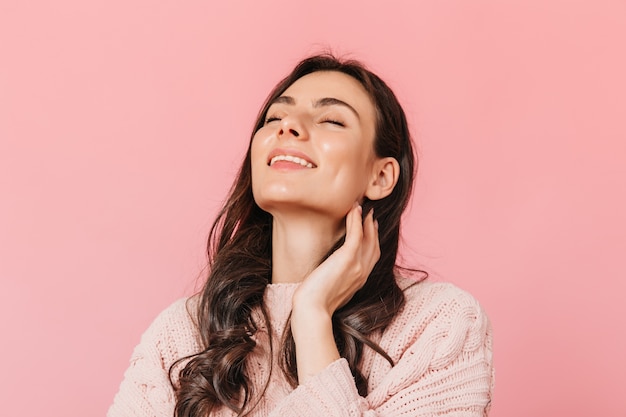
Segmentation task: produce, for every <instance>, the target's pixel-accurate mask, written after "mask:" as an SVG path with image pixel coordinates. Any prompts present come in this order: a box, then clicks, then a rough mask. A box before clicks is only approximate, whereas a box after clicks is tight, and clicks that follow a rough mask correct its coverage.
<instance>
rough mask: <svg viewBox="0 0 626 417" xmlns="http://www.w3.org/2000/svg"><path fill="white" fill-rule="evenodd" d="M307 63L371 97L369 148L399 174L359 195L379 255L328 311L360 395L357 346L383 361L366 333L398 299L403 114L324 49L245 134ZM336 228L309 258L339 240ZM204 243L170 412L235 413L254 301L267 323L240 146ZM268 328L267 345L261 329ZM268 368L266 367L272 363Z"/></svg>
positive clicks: (257, 216) (243, 408)
mask: <svg viewBox="0 0 626 417" xmlns="http://www.w3.org/2000/svg"><path fill="white" fill-rule="evenodd" d="M317 71H338V72H341V73H344V74H347V75H349V76H351V77H353V78H354V79H356V80H357V81H359V82H360V83H361V85H362V86H363V88H364V89H365V91H367V93H368V94H369V96H370V97H371V99H372V101H373V103H374V104H375V107H376V114H377V120H376V124H375V125H376V133H375V140H374V151H375V153H376V155H377V156H378V157H393V158H395V159H396V160H397V161H398V163H399V165H400V175H399V180H398V183H397V184H396V186H395V188H394V189H393V191H392V193H391V194H390V195H389V196H387V197H385V198H383V199H381V200H376V201H370V200H368V199H366V200H365V201H364V202H363V213H368V212H369V210H370V209H371V208H373V209H374V216H375V218H376V219H377V220H378V223H379V225H380V227H379V231H380V232H379V240H380V248H381V257H380V260H379V261H378V263H377V264H376V265H375V267H374V269H373V270H372V272H371V274H370V276H369V277H368V279H367V282H366V283H365V285H364V286H363V287H362V288H361V289H360V290H359V291H358V292H357V293H356V294H354V296H353V297H352V299H351V300H350V301H349V302H348V303H347V304H346V305H344V306H343V307H341V308H339V309H338V310H337V311H335V313H334V315H333V318H332V321H333V332H334V336H335V341H336V343H337V348H338V350H339V353H340V355H341V356H342V357H344V358H346V359H347V361H348V363H349V365H350V369H351V371H352V373H353V375H354V378H355V380H356V385H357V388H358V391H359V393H360V394H361V395H363V396H365V395H366V394H367V381H366V379H365V377H364V376H363V374H362V373H361V371H360V369H359V363H360V360H361V358H362V355H363V350H364V348H365V347H366V346H367V347H369V348H371V349H373V350H374V351H376V352H377V353H379V354H380V355H382V356H383V357H384V358H385V359H386V360H387V361H388V362H389V363H390V364H391V365H392V366H393V361H392V359H391V358H390V357H389V355H387V353H386V352H385V351H384V350H383V349H381V348H380V347H379V346H378V345H377V344H376V343H374V342H373V341H372V340H371V339H370V338H369V336H370V335H372V334H373V333H374V332H378V331H383V330H384V329H385V328H386V327H387V326H388V325H389V323H390V322H391V321H392V319H393V318H394V316H395V315H396V314H397V313H398V311H399V310H400V309H401V308H402V306H403V305H404V302H405V300H404V294H403V292H402V290H401V289H400V287H399V286H398V284H397V283H396V280H395V274H396V272H397V271H396V270H397V268H399V267H398V266H396V256H397V253H398V244H399V239H400V219H401V215H402V212H403V211H404V209H405V208H406V206H407V203H408V200H409V198H410V195H411V190H412V187H413V178H414V175H415V171H416V159H415V155H414V152H413V148H412V144H411V137H410V134H409V129H408V126H407V121H406V116H405V114H404V111H403V110H402V107H401V106H400V104H399V102H398V100H397V98H396V96H395V95H394V93H393V92H392V91H391V89H390V88H389V87H388V86H387V85H386V84H385V82H383V81H382V80H381V79H380V78H379V77H378V76H377V75H375V74H374V73H372V72H371V71H369V70H367V69H366V68H365V66H364V65H363V64H361V63H360V62H358V61H354V60H342V59H339V58H336V57H334V56H332V55H330V54H323V55H316V56H312V57H309V58H306V59H304V60H303V61H301V62H300V63H299V64H298V65H297V66H296V67H295V68H294V70H293V71H292V72H291V73H290V74H289V75H288V76H287V77H286V78H284V79H283V80H282V81H280V82H279V83H278V85H276V87H274V89H273V90H272V92H271V93H270V95H269V96H268V98H267V99H266V101H265V103H264V105H263V107H262V108H261V111H260V112H259V114H258V117H257V120H256V123H255V125H254V129H253V132H252V135H251V137H254V133H256V131H257V130H259V129H260V128H261V127H262V126H263V124H264V122H265V118H266V112H267V110H268V107H269V106H270V104H271V103H272V102H273V101H274V100H275V99H276V98H277V97H279V96H280V95H281V94H282V93H283V92H284V91H285V90H286V89H287V88H288V87H289V86H290V85H292V84H293V83H294V82H295V81H296V80H298V79H300V78H301V77H303V76H305V75H307V74H310V73H313V72H317ZM250 142H252V139H250ZM344 238H345V236H344ZM344 238H342V239H340V240H339V241H338V242H336V244H335V246H334V247H333V248H332V249H331V250H330V251H329V252H328V253H327V254H326V256H325V257H324V258H323V259H320V260H319V262H320V263H321V262H322V261H323V260H324V259H325V258H326V257H328V256H329V255H330V254H331V253H332V252H333V251H335V250H336V249H337V248H338V247H340V246H341V244H342V243H343V239H344ZM207 252H208V257H209V276H208V279H207V281H206V283H205V285H204V287H203V289H202V290H201V292H200V293H199V295H198V297H199V304H198V308H197V324H198V330H199V337H200V342H201V344H202V346H203V350H202V351H201V352H199V353H197V354H195V355H192V356H190V357H185V358H181V359H180V360H179V361H178V362H176V363H175V364H174V365H172V367H171V368H170V379H171V380H172V381H173V380H174V379H173V378H172V373H173V372H174V369H175V368H176V365H177V364H179V363H182V362H183V361H185V360H188V362H187V363H186V365H185V366H184V367H183V369H182V370H180V373H179V375H178V376H179V378H178V382H177V383H175V384H174V388H175V392H176V400H177V401H176V409H175V415H176V416H177V417H192V416H208V415H209V413H210V412H211V411H212V410H215V409H217V408H219V407H222V406H225V407H228V408H230V409H231V410H233V411H234V412H236V413H238V414H239V415H243V414H244V413H245V412H248V411H249V410H250V409H252V408H254V404H251V399H252V397H253V396H252V394H253V393H252V389H253V387H252V386H251V383H250V379H249V377H248V374H247V370H246V357H247V356H248V354H249V353H251V352H252V351H253V350H254V349H255V346H256V342H255V337H254V335H255V333H256V332H257V331H258V329H259V327H260V324H261V323H257V322H256V321H255V320H254V319H253V315H252V312H253V311H254V310H256V309H258V311H260V313H261V315H260V317H262V318H263V320H265V323H262V324H265V325H266V327H267V328H268V329H270V327H269V326H270V323H269V320H268V313H267V310H266V307H265V306H264V305H263V294H264V291H265V288H266V286H267V284H268V283H269V282H270V279H271V269H272V266H271V255H272V216H271V215H270V214H269V213H267V212H265V211H263V210H262V209H261V208H260V207H259V206H258V205H257V204H256V202H255V201H254V197H253V195H252V177H251V161H250V147H248V151H247V153H246V156H245V159H244V161H243V164H242V165H241V168H240V170H239V173H238V175H237V178H236V179H235V182H234V184H233V186H232V188H231V190H230V192H229V195H228V199H227V200H226V202H225V204H224V206H223V208H222V209H221V211H220V212H219V214H218V216H217V218H216V220H215V222H214V223H213V226H212V228H211V232H210V235H209V239H208V250H207ZM424 276H425V275H424ZM286 329H287V330H286V333H285V334H284V335H283V338H282V340H281V341H280V349H281V351H280V363H279V364H278V365H279V367H280V370H281V371H282V372H283V373H284V374H285V377H286V378H287V380H288V381H289V383H290V384H291V385H292V386H293V387H295V386H296V385H297V378H298V375H297V367H296V357H295V343H294V340H293V336H292V335H291V332H290V330H289V329H290V326H289V325H287V327H286ZM269 335H270V346H269V348H270V349H272V345H273V343H272V340H271V329H270V330H269ZM272 356H273V355H272ZM271 368H272V369H275V366H274V364H271ZM268 378H269V377H268ZM266 387H267V385H266Z"/></svg>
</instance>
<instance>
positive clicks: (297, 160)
mask: <svg viewBox="0 0 626 417" xmlns="http://www.w3.org/2000/svg"><path fill="white" fill-rule="evenodd" d="M277 161H289V162H293V163H295V164H300V165H302V166H303V167H306V168H313V164H312V163H310V162H307V161H305V160H304V159H302V158H299V157H297V156H291V155H276V156H275V157H273V158H272V159H271V160H270V166H272V165H274V162H277Z"/></svg>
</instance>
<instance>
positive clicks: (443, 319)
mask: <svg viewBox="0 0 626 417" xmlns="http://www.w3.org/2000/svg"><path fill="white" fill-rule="evenodd" d="M411 283H412V281H410V280H407V279H399V284H400V286H401V288H403V289H405V296H406V305H405V306H404V308H403V309H402V310H401V311H400V312H399V314H398V315H397V316H396V317H395V318H394V320H393V322H392V323H391V324H390V325H389V326H388V328H387V329H386V330H385V331H384V332H383V333H382V334H378V335H375V336H374V337H373V339H374V340H375V341H377V342H378V343H379V345H380V346H381V347H382V348H383V349H384V350H385V351H386V352H387V353H388V354H389V356H391V358H392V359H393V361H394V363H395V366H393V367H391V365H390V364H389V363H388V362H387V361H386V360H385V359H384V358H383V357H382V356H381V355H379V354H377V353H375V352H373V351H372V350H371V349H369V348H365V349H364V353H363V358H362V365H361V370H362V372H363V374H364V376H365V377H366V378H367V381H368V395H367V397H365V398H364V397H361V396H360V395H359V394H358V392H357V389H356V385H355V382H354V379H353V376H352V374H351V372H350V368H349V367H348V362H347V361H346V360H345V359H343V358H341V359H338V360H337V361H335V362H333V363H331V364H330V365H328V366H327V367H326V368H325V369H324V370H322V371H320V372H319V373H318V374H317V375H315V376H313V377H311V378H309V379H307V380H306V381H305V383H304V384H301V385H299V386H298V387H297V388H296V389H293V388H292V387H291V386H290V385H289V384H288V383H287V381H286V380H285V378H284V376H283V375H282V372H281V371H280V370H278V369H274V370H273V371H272V372H270V369H269V355H270V353H269V348H268V347H269V341H268V334H267V330H266V329H265V328H263V327H261V328H260V329H259V331H258V332H257V334H256V335H255V337H256V341H257V348H255V350H254V351H253V353H252V354H251V355H250V356H249V358H248V363H247V365H248V367H247V369H248V372H249V377H250V380H251V382H252V385H253V388H256V390H257V391H260V390H262V388H263V386H264V384H265V382H266V381H267V378H268V375H269V385H268V387H267V390H266V391H265V393H264V395H263V397H262V398H261V399H260V400H259V402H258V404H257V405H256V407H255V408H254V409H253V411H252V413H251V414H250V417H261V416H268V417H280V416H290V417H307V416H310V417H313V416H315V417H328V416H331V417H333V416H334V417H343V416H345V417H348V416H350V417H356V416H363V417H366V416H367V417H375V416H380V417H383V416H387V417H391V416H448V417H452V416H455V417H461V416H463V417H466V416H467V417H469V416H472V417H474V416H485V415H487V412H488V409H489V405H490V402H491V394H492V389H493V367H492V336H491V326H490V323H489V320H488V318H487V316H486V315H485V313H484V312H483V310H482V309H481V307H480V305H479V304H478V303H477V302H476V300H474V298H472V296H471V295H469V294H468V293H466V292H464V291H462V290H460V289H458V288H457V287H455V286H453V285H451V284H446V283H433V282H428V281H425V282H421V283H419V284H417V285H413V286H411V285H410V284H411ZM297 286H298V284H270V285H268V286H267V289H266V291H265V294H264V302H265V304H266V306H267V309H268V312H269V316H270V321H271V328H272V331H273V340H275V341H278V340H280V336H281V334H282V332H283V330H284V328H285V324H286V321H287V318H288V315H289V313H290V310H291V299H292V295H293V293H294V291H295V289H296V288H297ZM407 287H408V288H407ZM187 301H188V300H185V299H182V300H179V301H177V302H175V303H174V304H172V305H171V306H170V307H168V308H167V309H166V310H164V311H163V312H162V313H161V314H160V315H159V316H158V317H157V318H156V319H155V321H154V322H153V323H152V324H151V325H150V327H149V328H148V330H147V331H146V332H145V333H144V334H143V336H142V338H141V342H140V343H139V345H138V346H137V347H136V348H135V350H134V352H133V354H132V357H131V360H130V367H129V368H128V370H127V371H126V372H125V374H124V380H123V381H122V384H121V386H120V389H119V392H118V393H117V395H116V396H115V400H114V402H113V405H112V406H111V408H110V409H109V412H108V414H107V417H131V416H132V417H172V416H173V410H174V405H175V395H174V391H173V389H172V386H171V384H170V382H169V379H168V370H169V367H170V365H171V364H172V363H173V362H174V361H176V360H177V359H179V358H181V357H184V356H187V355H190V354H194V353H197V352H198V351H199V350H200V345H199V342H198V331H197V328H196V326H195V325H194V321H193V319H192V318H191V316H190V314H189V312H188V309H189V308H193V305H195V302H194V299H193V298H192V299H190V300H189V301H191V303H189V302H187ZM278 351H279V349H274V355H275V358H274V363H277V361H278V359H277V354H278ZM253 402H254V399H253ZM213 415H214V416H215V417H226V416H228V417H232V416H234V415H235V413H233V412H232V411H231V410H228V409H226V408H225V407H222V408H221V409H220V410H219V411H217V412H214V413H213Z"/></svg>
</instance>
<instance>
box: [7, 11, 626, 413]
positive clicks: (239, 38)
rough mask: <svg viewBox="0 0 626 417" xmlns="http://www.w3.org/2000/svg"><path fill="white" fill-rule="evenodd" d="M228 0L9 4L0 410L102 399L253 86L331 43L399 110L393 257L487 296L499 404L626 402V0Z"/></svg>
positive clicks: (97, 403)
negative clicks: (401, 163) (401, 214)
mask: <svg viewBox="0 0 626 417" xmlns="http://www.w3.org/2000/svg"><path fill="white" fill-rule="evenodd" d="M244 3H245V2H242V1H233V2H225V1H219V2H217V1H191V0H190V1H184V2H176V1H173V0H168V1H147V0H135V1H130V2H129V1H121V0H113V1H112V0H107V1H104V0H95V1H94V0H92V1H80V0H74V1H70V0H64V1H32V2H31V1H21V0H2V1H1V3H0V199H1V200H0V278H1V285H2V286H1V288H0V331H1V334H2V342H1V343H0V349H1V357H2V366H1V369H2V371H1V373H2V378H1V382H0V384H1V386H0V404H2V411H1V412H0V413H1V414H2V415H7V416H11V415H20V416H36V415H46V416H97V415H103V414H104V413H105V411H106V409H107V408H108V405H109V403H110V402H111V400H112V398H113V395H114V393H115V392H116V390H117V388H118V385H119V382H120V380H121V378H122V373H123V371H124V369H125V368H126V366H127V363H128V358H129V356H130V353H131V350H132V348H133V346H134V345H135V344H136V343H137V341H138V339H139V336H140V334H141V333H142V331H143V330H144V329H145V328H146V327H147V326H148V324H149V323H150V321H151V320H152V319H153V318H154V316H155V315H156V314H157V313H158V312H159V311H160V310H162V309H163V308H164V307H165V306H167V305H168V304H170V303H171V302H172V301H174V300H175V299H177V298H179V297H181V296H184V295H188V294H191V293H192V291H193V289H194V287H195V285H196V279H197V277H198V276H199V275H200V274H201V269H202V267H203V264H204V255H203V250H204V241H205V237H206V235H207V233H208V229H209V226H210V224H211V220H212V218H213V215H214V213H215V212H216V210H217V208H218V206H219V205H220V202H221V201H222V198H223V197H224V195H225V192H226V190H227V188H228V187H229V185H230V181H231V180H232V178H233V175H234V172H235V170H236V169H237V167H238V164H239V161H240V159H241V157H242V155H243V151H244V150H245V147H246V143H247V139H248V137H249V132H250V129H251V126H252V122H253V120H254V116H255V114H256V111H257V109H258V108H259V106H260V104H261V102H262V100H263V99H264V97H265V95H266V94H267V92H268V91H269V89H270V88H271V87H272V86H273V85H274V83H275V82H276V81H277V80H278V79H279V78H280V77H281V76H283V75H285V74H286V73H287V72H288V71H289V70H290V68H291V67H292V65H293V64H294V63H295V62H296V61H297V60H299V59H300V58H302V57H304V56H305V55H307V54H309V53H311V52H315V51H318V50H319V49H320V48H323V47H325V46H331V47H333V48H334V49H335V50H336V51H338V52H340V53H347V52H350V53H352V54H353V55H354V56H355V57H358V58H360V59H362V60H363V61H365V62H366V63H368V64H370V66H371V68H372V69H374V70H375V71H377V72H378V73H380V74H381V76H383V78H384V79H386V80H387V81H388V82H389V84H390V85H391V86H392V87H393V88H394V89H395V90H396V92H397V93H398V95H399V97H400V99H401V101H402V103H403V104H404V106H405V108H406V111H407V113H408V117H409V120H410V123H411V126H412V130H413V133H414V135H415V138H416V141H417V144H418V148H419V150H420V157H421V166H420V174H419V180H418V188H417V191H416V194H415V198H414V201H413V204H412V209H411V212H410V213H409V214H408V216H407V218H406V223H405V240H406V248H405V258H406V259H407V261H408V262H409V263H410V264H413V265H418V266H422V267H424V268H426V269H427V270H429V271H430V272H431V274H432V275H431V276H432V277H431V279H433V280H447V281H452V282H455V283H456V284H457V285H459V286H461V287H463V288H465V289H467V290H469V291H470V292H471V293H472V294H474V295H475V296H476V297H477V298H478V299H479V300H480V301H481V303H482V304H483V306H484V307H485V309H486V310H487V312H488V313H489V315H490V317H491V319H492V321H493V325H494V328H495V360H496V366H497V384H496V395H495V401H494V406H493V413H492V416H496V417H505V416H506V417H517V416H519V417H521V416H524V417H527V416H566V415H567V416H591V415H602V416H626V395H625V393H626V391H625V389H624V377H625V375H626V359H625V354H626V335H625V333H626V332H625V330H626V328H625V327H626V326H625V325H624V317H625V316H626V302H624V292H625V290H626V285H625V284H624V278H626V276H625V274H624V258H625V257H626V227H625V220H624V219H625V214H624V213H626V197H625V195H626V184H625V183H626V160H625V159H626V158H625V155H626V145H625V143H626V123H625V120H626V98H625V97H626V82H625V80H626V76H625V74H626V59H625V57H626V2H624V1H623V0H621V1H617V0H616V1H572V0H561V1H556V0H554V1H545V0H530V1H529V0H515V1H500V2H498V1H487V0H474V1H461V0H449V1H429V2H426V1H406V2H404V3H403V2H393V1H387V2H380V1H372V2H370V3H369V4H368V3H364V2H362V1H345V2H342V1H337V0H324V1H315V2H313V1H311V2H296V1H292V0H289V1H279V0H268V1H249V2H247V3H246V4H244Z"/></svg>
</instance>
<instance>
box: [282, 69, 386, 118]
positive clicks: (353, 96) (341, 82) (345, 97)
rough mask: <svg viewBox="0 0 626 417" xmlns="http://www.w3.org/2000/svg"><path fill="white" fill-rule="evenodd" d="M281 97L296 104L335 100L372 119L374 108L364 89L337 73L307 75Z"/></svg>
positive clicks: (346, 76)
mask: <svg viewBox="0 0 626 417" xmlns="http://www.w3.org/2000/svg"><path fill="white" fill-rule="evenodd" d="M281 95H282V96H290V97H293V98H294V99H295V100H296V102H300V101H303V102H305V103H304V104H306V102H307V101H309V100H310V101H311V102H313V101H315V100H318V99H320V98H326V97H330V98H337V99H339V100H342V101H345V102H346V103H348V104H350V105H351V106H352V107H354V108H355V109H356V110H357V111H358V112H359V114H360V115H361V117H363V116H365V117H367V118H371V119H372V120H373V119H374V116H375V107H374V103H373V102H372V100H371V98H370V96H369V94H368V93H367V91H365V88H363V86H362V85H361V83H360V82H359V81H357V80H356V79H355V78H353V77H351V76H349V75H347V74H344V73H342V72H338V71H317V72H314V73H311V74H307V75H305V76H303V77H301V78H299V79H298V80H296V81H295V82H294V83H293V84H291V85H290V86H289V88H287V89H286V90H285V92H284V93H283V94H281Z"/></svg>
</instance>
